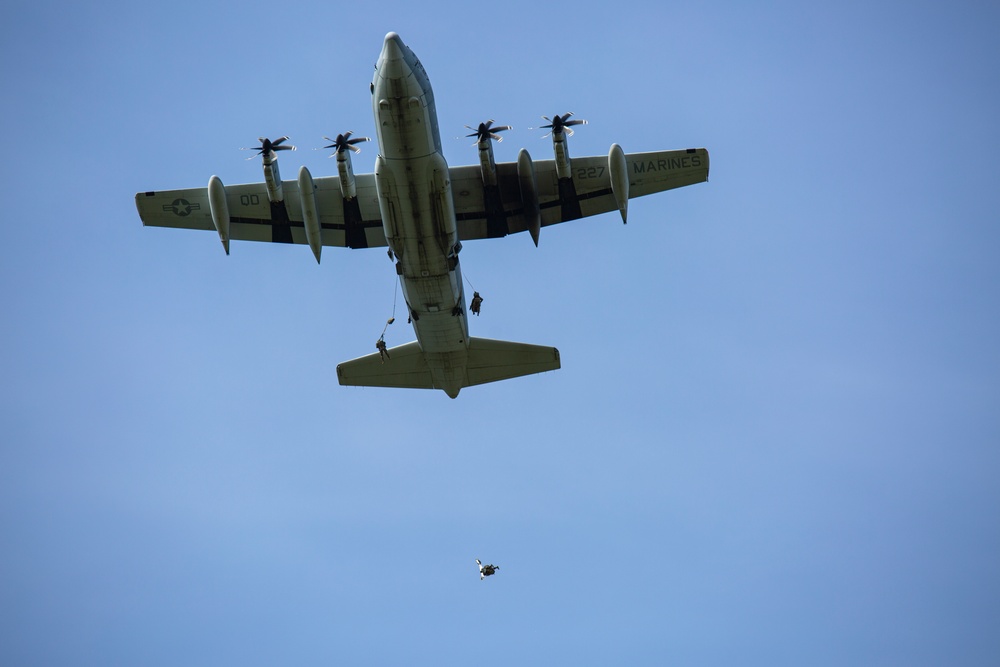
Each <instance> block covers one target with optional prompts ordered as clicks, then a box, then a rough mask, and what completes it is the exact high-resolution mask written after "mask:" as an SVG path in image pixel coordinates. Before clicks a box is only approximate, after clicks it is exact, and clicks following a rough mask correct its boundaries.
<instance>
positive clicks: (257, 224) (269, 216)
mask: <svg viewBox="0 0 1000 667" xmlns="http://www.w3.org/2000/svg"><path fill="white" fill-rule="evenodd" d="M355 181H356V187H357V193H358V196H357V197H355V198H354V199H351V200H345V199H344V198H343V196H342V195H341V191H340V178H339V177H337V176H331V177H321V178H314V179H313V184H314V185H315V187H316V208H317V210H318V211H319V218H320V226H321V235H322V245H325V246H339V247H348V248H375V247H381V246H385V245H386V240H385V234H384V232H383V231H382V216H381V214H380V213H379V209H378V194H377V193H376V191H375V175H374V174H359V175H357V176H356V177H355ZM282 190H283V192H284V198H283V199H284V201H282V202H279V203H277V204H272V203H271V202H270V201H269V200H268V197H267V187H266V186H265V185H264V183H248V184H244V185H227V186H226V203H227V205H228V207H229V217H230V223H229V225H230V227H229V237H230V238H231V239H236V240H240V241H269V242H271V243H302V244H305V243H306V242H307V241H306V232H305V226H304V224H303V216H302V203H301V200H300V198H299V184H298V181H282ZM135 205H136V208H137V209H138V210H139V217H140V218H142V224H144V225H147V226H153V227H178V228H182V229H205V230H211V231H213V232H214V231H215V225H214V224H213V223H212V213H211V209H210V207H209V203H208V187H204V188H192V189H188V190H162V191H158V192H140V193H139V194H137V195H136V196H135Z"/></svg>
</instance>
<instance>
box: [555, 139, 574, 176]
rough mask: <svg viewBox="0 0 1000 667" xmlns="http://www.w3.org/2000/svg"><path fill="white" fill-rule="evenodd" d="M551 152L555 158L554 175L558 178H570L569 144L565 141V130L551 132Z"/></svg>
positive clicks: (571, 173) (571, 172) (571, 174)
mask: <svg viewBox="0 0 1000 667" xmlns="http://www.w3.org/2000/svg"><path fill="white" fill-rule="evenodd" d="M552 152H553V153H554V154H555V158H556V175H557V176H558V177H559V178H572V176H573V171H572V168H571V166H570V159H569V145H568V144H567V143H566V132H553V133H552Z"/></svg>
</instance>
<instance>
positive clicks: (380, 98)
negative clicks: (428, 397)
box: [372, 33, 469, 395]
mask: <svg viewBox="0 0 1000 667" xmlns="http://www.w3.org/2000/svg"><path fill="white" fill-rule="evenodd" d="M372 109H373V111H374V114H375V128H376V130H375V131H376V133H377V135H378V144H379V156H378V158H377V159H376V162H375V182H376V185H377V188H378V202H379V208H380V210H381V214H382V225H383V228H384V229H385V237H386V240H387V241H388V244H389V249H390V250H391V251H392V254H393V255H394V256H395V258H396V272H397V273H398V274H399V276H400V282H401V283H402V286H403V296H404V297H405V299H406V304H407V307H408V308H409V312H410V319H411V322H412V324H413V330H414V332H415V333H416V335H417V342H418V343H419V345H420V348H421V350H423V352H424V354H425V356H426V358H427V360H428V365H429V366H430V368H431V369H432V372H433V373H434V380H435V383H436V384H437V385H438V386H440V387H441V388H443V389H444V390H445V391H446V392H448V393H449V395H451V394H452V393H453V392H454V394H456V395H457V393H458V390H459V389H461V387H462V384H463V378H464V372H465V367H466V363H467V357H468V341H469V324H468V319H467V315H466V309H465V293H464V290H463V288H462V273H461V268H460V267H459V264H458V253H459V251H460V250H461V244H460V243H459V240H458V227H457V225H456V222H455V208H454V203H453V200H452V194H451V182H450V178H449V173H448V164H447V162H445V159H444V155H442V152H441V136H440V133H439V131H438V122H437V110H436V108H435V106H434V92H433V91H432V90H431V84H430V80H429V79H428V78H427V73H426V72H425V71H424V68H423V65H421V64H420V61H419V60H418V59H417V57H416V56H415V55H414V54H413V52H412V51H411V50H410V49H409V47H407V46H406V45H405V44H403V42H402V40H401V39H400V38H399V36H398V35H396V34H395V33H389V34H388V35H386V38H385V43H384V45H383V47H382V53H381V55H380V56H379V59H378V63H377V64H376V66H375V78H374V79H373V80H372Z"/></svg>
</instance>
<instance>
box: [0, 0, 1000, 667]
mask: <svg viewBox="0 0 1000 667" xmlns="http://www.w3.org/2000/svg"><path fill="white" fill-rule="evenodd" d="M390 30H392V31H397V32H399V33H400V35H401V36H402V37H403V39H404V41H405V42H406V43H407V44H408V45H409V46H410V47H411V48H413V50H414V51H415V52H416V53H417V55H418V56H419V57H420V58H421V60H422V62H423V63H424V65H425V67H426V69H427V71H428V74H429V75H430V78H431V82H432V84H433V85H434V90H435V95H436V99H437V105H438V112H439V117H440V124H441V128H442V135H443V138H444V143H445V157H446V158H447V159H448V161H449V163H450V164H453V165H458V164H474V163H476V159H477V158H476V151H475V149H474V148H472V147H471V146H470V143H471V140H470V139H466V138H464V136H462V135H464V134H466V133H467V132H468V130H466V129H465V128H464V125H465V124H469V125H475V124H476V123H478V122H479V121H482V120H485V119H487V118H495V119H496V120H497V122H498V123H501V124H510V125H513V126H514V127H515V130H514V131H512V132H508V133H506V135H505V141H504V142H503V143H502V144H499V145H497V146H496V154H497V159H498V160H500V161H512V160H514V159H515V158H516V155H517V150H518V149H519V148H521V147H522V146H523V147H527V148H528V149H529V150H530V151H531V153H532V155H533V156H535V157H536V158H539V159H544V158H548V157H550V155H551V143H550V141H549V140H548V139H544V140H543V139H542V138H541V136H542V135H543V134H544V131H539V130H530V129H528V128H529V127H532V126H538V125H540V124H542V122H543V121H541V120H540V118H539V117H540V116H541V115H548V116H551V115H552V114H555V113H564V112H566V111H575V112H576V114H577V117H579V118H586V119H588V120H589V121H590V125H588V126H586V127H584V128H578V131H577V133H576V136H574V137H572V138H571V139H570V151H571V154H573V155H577V156H581V155H591V154H593V155H604V154H606V153H607V151H608V147H609V146H610V144H611V143H613V142H618V143H620V144H621V145H622V146H623V147H624V148H625V150H626V151H633V152H635V151H644V150H658V149H673V148H688V147H700V146H704V147H706V148H708V149H709V151H710V153H711V158H712V171H711V178H710V182H709V183H708V184H703V185H697V186H693V187H690V188H685V189H683V190H679V191H674V192H669V193H664V194H660V195H656V196H652V197H646V198H643V199H637V200H633V201H632V202H631V205H630V211H629V214H630V215H629V220H630V222H629V224H628V225H627V226H623V225H622V224H621V221H620V219H619V218H618V216H617V214H614V213H612V214H608V215H604V216H600V217H596V218H588V219H585V220H581V221H577V222H573V223H570V224H564V225H560V226H557V227H549V228H546V229H544V230H543V231H542V235H541V244H540V247H539V248H537V249H536V248H534V247H533V245H532V243H531V240H530V238H529V237H528V236H527V235H524V234H522V235H516V236H510V237H507V238H506V239H502V240H491V241H477V242H470V243H467V244H466V247H465V250H464V252H463V255H462V259H463V267H464V269H465V272H466V277H467V278H468V279H469V281H470V282H471V284H472V285H474V286H475V288H476V289H477V290H479V291H480V292H481V293H482V294H483V295H484V296H485V298H486V301H485V303H484V304H483V313H482V316H481V317H480V318H478V319H475V320H474V321H473V323H472V326H473V334H474V335H477V336H484V337H490V338H500V339H508V340H518V341H524V342H530V343H537V344H545V345H555V346H557V347H558V348H559V349H560V351H561V353H562V363H563V368H562V369H561V370H559V371H557V372H554V373H548V374H543V375H538V376H533V377H528V378H521V379H517V380H511V381H508V382H502V383H497V384H493V385H487V386H482V387H475V388H470V389H466V390H464V391H463V392H462V394H461V395H460V396H459V397H458V399H457V400H450V399H449V398H447V396H445V394H444V393H443V392H440V391H433V392H431V391H407V390H390V389H359V388H345V387H340V386H338V384H337V381H336V374H335V367H336V364H337V363H338V362H340V361H343V360H346V359H350V358H354V357H356V356H360V355H362V354H367V353H368V352H371V351H373V344H374V341H375V339H376V338H377V337H378V335H379V333H380V332H381V330H382V327H383V325H384V323H385V320H386V319H387V318H388V317H389V316H390V315H391V314H392V306H393V294H394V280H395V276H394V271H393V268H392V264H391V263H390V262H389V261H388V260H387V259H386V257H385V253H384V251H382V250H369V251H364V250H358V251H347V250H340V251H338V250H336V249H333V248H326V249H325V252H324V254H323V263H322V265H320V266H317V265H316V263H315V261H314V260H313V258H312V255H311V253H310V251H309V249H308V248H307V247H305V246H291V247H289V246H280V245H273V244H254V243H240V242H234V244H233V246H232V255H231V256H230V257H226V256H225V255H224V253H223V250H222V248H221V246H220V243H219V240H218V238H217V237H216V235H214V234H212V233H208V232H196V231H180V230H167V229H155V228H143V227H142V225H141V223H140V221H139V218H138V215H137V214H136V211H135V206H134V202H133V197H134V195H135V193H136V192H139V191H145V190H152V189H170V188H183V187H202V186H204V185H205V184H207V182H208V179H209V177H210V176H211V175H212V174H217V175H219V176H220V177H221V178H222V180H223V181H224V182H226V183H231V184H235V183H243V182H253V181H259V180H261V178H262V175H261V171H260V163H259V161H251V162H247V161H245V158H246V157H247V154H246V153H241V152H240V151H239V150H237V149H238V148H239V147H241V146H249V145H253V143H254V142H255V140H256V137H258V136H261V135H264V136H269V137H278V136H281V135H284V134H287V135H289V136H290V137H291V142H292V143H294V144H297V145H298V146H299V150H298V151H297V152H295V153H283V154H281V156H280V164H281V167H282V170H283V173H284V176H285V178H294V177H295V174H296V173H297V170H298V167H299V166H300V165H307V166H308V167H309V168H310V170H311V171H312V173H313V174H314V175H323V174H333V173H335V164H334V161H333V160H328V159H327V158H326V154H325V153H323V152H314V151H312V150H310V149H312V148H315V147H318V146H322V145H323V143H324V142H323V140H322V139H321V137H322V136H323V135H329V136H335V135H336V134H337V133H338V132H344V131H346V130H355V131H356V132H358V133H359V134H364V135H374V126H373V120H372V115H371V102H370V96H369V93H368V84H369V81H370V80H371V74H372V66H373V64H374V62H375V59H376V58H377V56H378V53H379V51H380V49H381V45H382V40H383V37H384V35H385V33H386V32H388V31H390ZM998 35H1000V9H998V7H997V5H996V3H992V2H959V3H950V4H946V3H940V2H912V3H897V2H892V3H886V2H875V3H872V2H832V3H831V2H821V3H820V2H817V3H800V2H770V3H753V4H752V5H751V4H750V3H727V2H683V3H671V2H668V3H663V2H629V3H623V2H615V3H587V2H578V3H536V2H523V1H515V2H506V3H495V4H492V5H490V4H487V5H483V4H480V3H445V2H428V3H420V2H405V3H403V2H397V1H395V0H390V1H388V2H380V3H341V2H311V1H309V0H306V1H304V2H297V3H287V4H285V3H261V2H247V3H223V2H216V1H213V0H209V1H207V2H187V1H186V0H180V1H171V2H154V3H145V2H142V3H135V2H128V3H126V2H96V3H52V2H46V1H42V2H31V3H29V2H19V1H15V2H13V3H8V5H7V6H6V10H5V20H4V21H3V23H2V25H0V49H2V59H0V67H2V70H0V72H2V74H0V77H2V78H0V82H2V84H3V91H4V92H3V95H4V104H3V106H2V108H0V119H2V128H3V133H4V155H3V157H4V159H3V162H2V166H0V174H2V181H0V182H2V183H3V185H4V193H5V197H4V206H3V209H2V211H3V212H2V214H0V220H2V225H3V230H4V241H3V243H2V244H0V284H2V287H3V289H2V290H0V664H3V665H171V666H174V665H220V664H241V665H276V664H290V665H333V664H342V665H399V664H442V665H512V664H527V665H554V664H565V665H608V664H647V665H666V664H671V665H767V666H769V667H773V666H774V665H966V666H973V665H996V664H998V662H1000V632H998V630H1000V485H998V483H997V476H998V473H1000V349H998V340H1000V320H998V312H1000V262H998V261H997V258H998V254H1000V203H998V201H1000V198H998V192H1000V190H998V183H1000V169H998V167H997V155H998V154H1000V128H998V124H1000V99H998V96H1000V83H998V81H1000V79H998V71H1000V70H998V66H1000V39H998ZM459 136H462V138H461V139H457V138H453V137H459ZM363 148H364V152H363V153H362V154H361V155H360V156H358V157H357V158H356V159H355V169H356V171H358V172H368V171H371V170H372V168H373V165H374V159H375V156H376V154H377V147H376V146H375V145H374V144H368V145H365V146H364V147H363ZM399 315H400V312H399V311H398V310H397V322H396V324H394V325H393V326H391V327H390V328H389V331H388V332H387V340H388V342H389V344H390V345H399V344H402V343H406V342H408V341H410V340H412V339H413V333H412V330H411V329H409V328H408V327H407V325H406V324H405V318H404V317H399ZM477 557H478V558H481V559H483V560H484V561H490V562H495V563H497V564H499V565H500V566H501V570H500V572H499V574H498V575H497V576H496V577H493V578H491V579H488V580H486V581H484V582H480V581H479V577H478V576H477V570H476V566H475V563H474V559H475V558H477Z"/></svg>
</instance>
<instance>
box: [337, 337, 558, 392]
mask: <svg viewBox="0 0 1000 667" xmlns="http://www.w3.org/2000/svg"><path fill="white" fill-rule="evenodd" d="M443 356H445V355H441V354H435V355H433V360H434V363H435V364H438V363H441V362H442V361H443V359H442V357H443ZM447 356H448V357H450V358H449V359H448V360H447V361H448V365H449V366H450V367H451V368H452V369H453V370H454V369H455V368H456V367H464V371H461V372H460V373H459V377H460V378H461V384H460V385H458V386H445V381H446V380H447V378H448V377H454V375H451V374H448V376H445V375H443V374H439V378H440V379H439V381H435V374H434V372H433V371H432V369H431V367H430V365H429V364H428V362H427V358H426V357H425V355H424V353H423V351H422V350H421V349H420V346H419V345H418V344H417V342H416V341H414V342H412V343H407V344H405V345H400V346H398V347H393V348H389V349H388V350H387V351H386V358H385V359H384V360H383V359H382V358H381V356H380V355H379V354H378V353H377V352H376V353H374V354H369V355H365V356H363V357H359V358H357V359H352V360H351V361H345V362H343V363H342V364H338V366H337V380H338V381H339V382H340V384H342V385H351V386H358V387H403V388H410V389H441V390H443V391H445V392H446V393H447V394H448V395H449V396H451V397H452V398H454V397H455V396H457V395H458V390H459V389H461V388H463V387H471V386H473V385H477V384H486V383H487V382H496V381H497V380H507V379H509V378H515V377H520V376H522V375H531V374H533V373H541V372H544V371H554V370H556V369H558V368H559V366H560V364H559V350H557V349H556V348H554V347H545V346H543V345H529V344H527V343H511V342H508V341H502V340H491V339H489V338H471V339H470V340H469V347H468V348H467V349H466V350H464V351H460V352H454V353H450V354H449V355H447Z"/></svg>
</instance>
